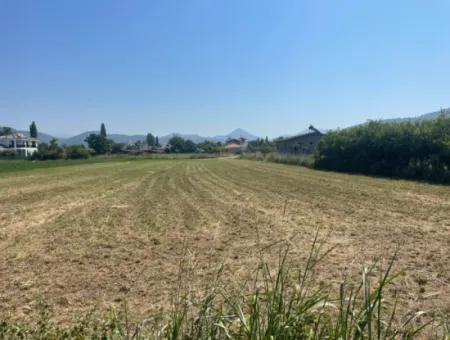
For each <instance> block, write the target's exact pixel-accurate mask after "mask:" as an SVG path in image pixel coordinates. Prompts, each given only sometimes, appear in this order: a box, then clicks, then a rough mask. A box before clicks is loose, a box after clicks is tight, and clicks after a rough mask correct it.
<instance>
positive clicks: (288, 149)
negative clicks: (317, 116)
mask: <svg viewBox="0 0 450 340" xmlns="http://www.w3.org/2000/svg"><path fill="white" fill-rule="evenodd" d="M322 137H323V134H321V133H318V132H314V133H309V134H307V135H302V136H297V137H292V138H288V139H286V140H281V141H278V142H277V143H276V146H277V151H278V152H279V153H282V154H297V155H300V154H311V153H313V152H314V150H315V149H316V146H317V144H318V143H319V141H320V139H321V138H322Z"/></svg>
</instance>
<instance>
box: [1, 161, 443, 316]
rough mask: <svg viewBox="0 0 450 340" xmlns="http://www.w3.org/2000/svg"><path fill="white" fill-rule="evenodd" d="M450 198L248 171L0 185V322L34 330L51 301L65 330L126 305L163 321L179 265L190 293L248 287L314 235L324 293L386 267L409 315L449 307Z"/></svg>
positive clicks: (148, 171)
mask: <svg viewBox="0 0 450 340" xmlns="http://www.w3.org/2000/svg"><path fill="white" fill-rule="evenodd" d="M449 208H450V188H449V187H445V186H434V185H428V184H420V183H414V182H407V181H397V180H395V181H391V180H385V179H374V178H368V177H363V176H350V175H343V174H334V173H327V172H320V171H315V170H309V169H305V168H299V167H294V166H285V165H279V164H268V163H259V162H251V161H245V160H231V159H213V160H164V161H141V162H117V163H102V164H89V165H77V166H70V167H62V168H52V169H45V170H34V171H30V172H28V171H24V172H21V173H20V174H18V175H10V176H4V177H2V178H0V253H1V256H2V260H1V261H0V277H1V278H2V279H1V280H0V315H2V316H3V317H5V318H10V319H12V320H21V321H26V320H27V318H29V317H30V311H31V309H32V305H33V301H35V299H36V296H41V297H42V298H43V299H44V300H45V301H47V303H49V304H50V305H52V306H53V309H54V310H55V316H56V319H57V320H58V321H59V322H62V323H64V322H67V321H69V320H71V319H72V318H73V317H74V316H75V315H78V314H80V313H81V312H84V311H86V310H89V309H91V308H92V307H94V306H100V307H106V306H110V305H120V304H121V303H122V301H123V300H125V299H126V300H127V303H128V306H129V309H130V310H131V311H133V313H135V314H136V315H144V314H145V313H148V312H157V311H160V310H165V309H166V308H167V306H168V301H169V300H170V291H171V290H173V289H174V288H175V287H176V286H177V273H178V268H179V262H180V259H181V258H184V260H185V261H187V263H189V267H191V268H192V269H193V270H192V277H190V280H189V284H190V285H192V287H197V288H198V287H202V286H204V285H206V284H207V283H208V282H209V280H210V279H211V278H212V276H213V275H215V273H216V272H217V269H218V267H219V266H220V265H224V273H223V274H222V277H223V278H225V280H227V281H228V283H229V284H230V285H231V286H233V284H235V285H236V287H240V286H242V283H243V282H246V280H250V279H251V277H252V272H251V271H249V268H255V264H257V263H258V261H259V257H260V255H261V250H262V249H263V254H264V257H265V259H266V260H267V261H269V262H270V261H273V262H274V263H275V262H276V261H277V260H278V256H277V251H278V249H277V247H271V245H273V244H274V243H275V242H277V241H279V240H289V242H290V244H291V246H290V249H291V254H290V255H291V256H290V257H291V258H295V259H299V260H302V259H305V258H306V256H307V254H308V251H309V249H310V245H311V242H312V239H313V238H314V235H315V232H316V230H317V228H319V230H320V233H321V237H322V238H326V239H327V242H328V245H329V246H335V247H336V248H335V250H334V251H333V252H332V253H331V255H329V256H328V258H326V259H325V260H324V262H323V263H322V264H321V268H322V270H321V271H320V272H319V274H318V277H317V278H316V280H317V283H318V284H319V285H320V284H321V283H326V284H328V283H331V284H333V283H336V284H337V283H338V282H341V281H342V279H343V278H344V277H345V276H346V275H350V276H353V275H359V271H360V270H361V268H362V267H363V265H367V264H370V263H373V262H374V261H375V260H377V259H380V261H381V263H383V261H387V260H388V259H389V258H390V256H391V255H392V254H393V253H394V251H395V249H396V247H397V246H399V247H400V248H399V253H398V260H397V262H396V263H395V268H394V269H395V270H397V271H398V270H403V269H404V270H405V273H404V275H402V276H401V277H399V278H397V280H396V285H395V286H396V289H397V291H398V292H399V294H400V296H401V297H402V306H401V307H402V308H408V309H411V310H429V309H434V310H436V311H443V312H446V313H449V312H450V310H449V306H450V252H449V251H448V249H449V247H450V209H449Z"/></svg>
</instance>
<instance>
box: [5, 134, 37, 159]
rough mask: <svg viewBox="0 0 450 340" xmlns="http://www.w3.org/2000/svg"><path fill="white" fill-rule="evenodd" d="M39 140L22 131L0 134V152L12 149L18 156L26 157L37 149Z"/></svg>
mask: <svg viewBox="0 0 450 340" xmlns="http://www.w3.org/2000/svg"><path fill="white" fill-rule="evenodd" d="M38 143H39V141H38V140H37V139H36V138H29V137H27V136H25V135H24V134H22V133H13V134H11V135H6V136H0V152H3V151H8V150H11V151H14V152H15V153H16V155H17V156H19V157H28V156H31V155H32V154H34V153H35V152H36V151H37V148H38Z"/></svg>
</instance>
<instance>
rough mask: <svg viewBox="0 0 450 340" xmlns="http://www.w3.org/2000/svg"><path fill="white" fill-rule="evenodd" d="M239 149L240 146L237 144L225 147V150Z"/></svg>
mask: <svg viewBox="0 0 450 340" xmlns="http://www.w3.org/2000/svg"><path fill="white" fill-rule="evenodd" d="M240 147H241V146H240V145H239V144H236V143H232V144H227V145H225V149H239V148H240Z"/></svg>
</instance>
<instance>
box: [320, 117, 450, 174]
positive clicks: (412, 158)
mask: <svg viewBox="0 0 450 340" xmlns="http://www.w3.org/2000/svg"><path fill="white" fill-rule="evenodd" d="M315 165H316V166H317V167H318V168H320V169H327V170H334V171H344V172H354V173H362V174H371V175H379V176H388V177H402V178H412V179H421V180H427V181H438V182H447V183H449V182H450V118H448V117H444V116H441V117H440V118H438V119H435V120H429V121H423V122H420V123H397V124H387V123H382V122H374V121H372V122H369V123H368V124H366V125H361V126H357V127H353V128H349V129H345V130H338V131H334V132H330V133H328V134H327V135H326V136H325V137H324V138H322V140H321V141H320V142H319V144H318V146H317V149H316V153H315Z"/></svg>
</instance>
